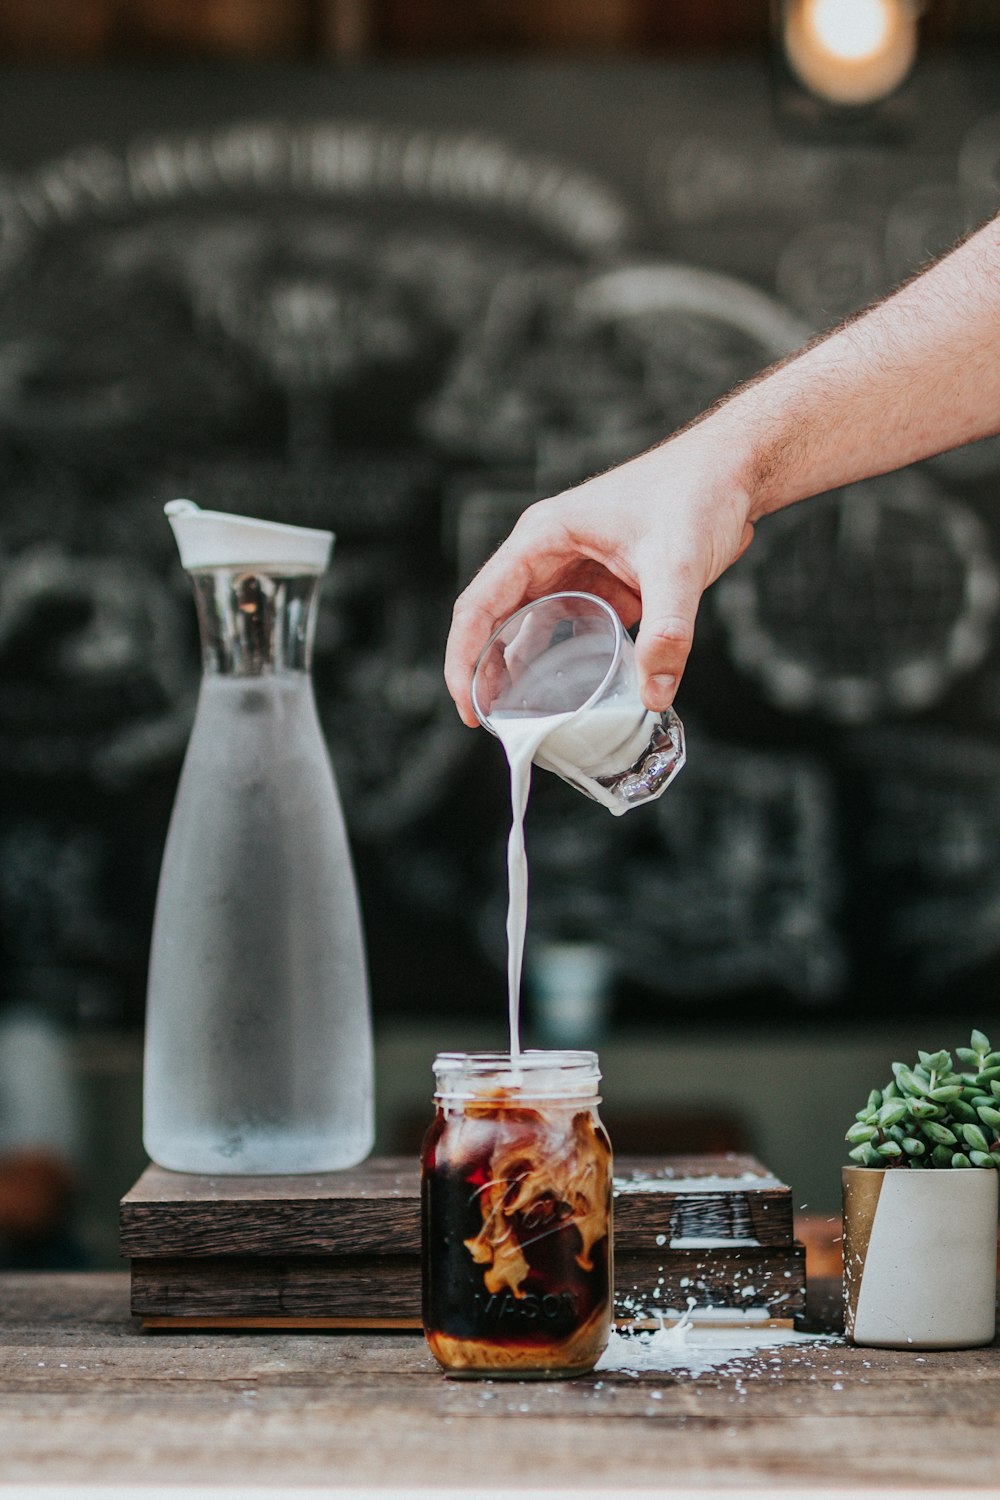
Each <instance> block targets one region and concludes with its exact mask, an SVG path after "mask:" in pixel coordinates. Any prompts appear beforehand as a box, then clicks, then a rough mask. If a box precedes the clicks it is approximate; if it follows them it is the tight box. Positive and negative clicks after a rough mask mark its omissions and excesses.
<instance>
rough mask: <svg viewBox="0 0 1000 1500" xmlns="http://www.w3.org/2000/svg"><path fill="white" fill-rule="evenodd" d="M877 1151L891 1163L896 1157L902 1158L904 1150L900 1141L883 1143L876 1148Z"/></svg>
mask: <svg viewBox="0 0 1000 1500" xmlns="http://www.w3.org/2000/svg"><path fill="white" fill-rule="evenodd" d="M875 1150H876V1151H877V1152H878V1154H879V1156H885V1157H887V1158H888V1159H889V1160H890V1161H891V1160H892V1159H893V1158H894V1157H896V1156H902V1154H903V1148H902V1146H901V1145H900V1144H899V1142H898V1141H883V1142H882V1144H881V1146H876V1147H875Z"/></svg>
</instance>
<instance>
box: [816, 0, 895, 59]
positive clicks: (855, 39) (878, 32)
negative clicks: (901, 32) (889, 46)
mask: <svg viewBox="0 0 1000 1500" xmlns="http://www.w3.org/2000/svg"><path fill="white" fill-rule="evenodd" d="M809 10H810V14H809V19H808V21H807V22H806V24H807V25H810V24H811V25H812V28H813V30H814V31H815V33H816V40H817V41H818V42H819V43H820V45H821V46H823V47H825V48H826V50H827V51H828V52H831V53H832V54H833V56H834V57H842V58H844V60H845V61H848V60H849V61H851V62H858V61H860V60H861V58H863V57H871V56H872V55H873V54H874V53H876V52H881V51H882V49H883V48H884V47H885V45H886V43H887V42H888V41H889V35H890V32H891V30H892V8H891V7H890V6H889V5H888V4H887V3H886V0H812V5H811V6H810V7H809Z"/></svg>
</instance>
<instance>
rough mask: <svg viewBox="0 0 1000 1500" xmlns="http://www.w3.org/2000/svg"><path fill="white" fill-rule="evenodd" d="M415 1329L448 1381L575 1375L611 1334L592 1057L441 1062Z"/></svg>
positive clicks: (464, 1057)
mask: <svg viewBox="0 0 1000 1500" xmlns="http://www.w3.org/2000/svg"><path fill="white" fill-rule="evenodd" d="M434 1075H435V1080H436V1085H437V1087H436V1092H435V1106H436V1110H435V1116H434V1120H433V1123H432V1124H431V1126H430V1128H429V1129H428V1131H427V1135H426V1137H425V1139H424V1146H423V1153H422V1158H421V1166H422V1206H423V1319H424V1331H425V1333H426V1335H427V1341H428V1343H429V1344H430V1348H431V1352H432V1354H433V1355H434V1357H435V1359H436V1360H437V1361H438V1363H439V1364H440V1365H442V1366H443V1368H444V1369H445V1370H446V1371H447V1373H448V1374H449V1375H465V1376H476V1375H489V1376H493V1377H500V1376H510V1377H513V1378H517V1379H521V1378H524V1377H526V1376H539V1377H541V1376H545V1377H552V1376H569V1375H580V1374H583V1373H585V1372H586V1371H587V1370H591V1369H593V1367H594V1365H595V1364H596V1362H597V1360H598V1359H599V1358H600V1356H601V1354H602V1352H603V1350H604V1348H605V1346H606V1344H607V1342H608V1335H609V1333H610V1329H611V1316H612V1284H613V1283H612V1239H611V1145H610V1143H609V1141H608V1137H607V1133H606V1131H605V1129H604V1126H603V1125H602V1124H601V1121H600V1118H599V1116H598V1112H597V1110H598V1105H599V1104H600V1096H599V1095H598V1091H597V1090H598V1084H599V1082H600V1077H601V1075H600V1072H599V1070H598V1064H597V1056H596V1054H595V1053H593V1052H524V1053H521V1054H519V1055H518V1056H517V1058H516V1059H515V1060H513V1061H512V1060H511V1057H510V1055H509V1054H508V1053H502V1052H481V1053H460V1052H444V1053H441V1054H440V1055H439V1056H438V1057H437V1058H436V1060H435V1063H434Z"/></svg>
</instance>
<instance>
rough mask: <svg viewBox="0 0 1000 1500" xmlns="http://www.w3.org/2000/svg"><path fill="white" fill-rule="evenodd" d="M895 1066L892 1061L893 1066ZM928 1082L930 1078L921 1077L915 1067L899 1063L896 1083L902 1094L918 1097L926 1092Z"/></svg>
mask: <svg viewBox="0 0 1000 1500" xmlns="http://www.w3.org/2000/svg"><path fill="white" fill-rule="evenodd" d="M895 1066H896V1065H895V1063H894V1064H893V1067H895ZM929 1083H930V1080H929V1079H925V1078H921V1077H920V1074H919V1072H918V1071H917V1070H916V1069H914V1068H908V1067H906V1065H905V1064H904V1063H900V1065H899V1068H898V1070H897V1072H896V1084H897V1086H898V1087H899V1088H900V1089H901V1090H902V1092H903V1094H905V1095H909V1097H910V1098H920V1097H921V1096H923V1095H926V1094H927V1093H928V1091H929Z"/></svg>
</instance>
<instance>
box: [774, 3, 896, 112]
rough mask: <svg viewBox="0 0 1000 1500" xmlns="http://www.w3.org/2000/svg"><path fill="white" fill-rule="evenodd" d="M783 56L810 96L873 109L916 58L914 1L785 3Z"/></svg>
mask: <svg viewBox="0 0 1000 1500" xmlns="http://www.w3.org/2000/svg"><path fill="white" fill-rule="evenodd" d="M784 46H785V55H786V57H787V58H788V62H789V65H790V67H791V68H792V71H793V72H794V73H795V74H796V75H797V76H798V78H799V79H800V81H801V82H802V83H803V84H805V86H806V88H807V89H809V90H810V91H811V92H812V93H814V94H817V95H818V96H819V97H820V98H821V99H826V100H829V101H830V103H832V104H846V105H859V104H872V103H874V102H875V101H876V100H878V99H883V98H885V96H886V95H887V94H891V93H892V91H893V89H895V88H898V87H899V85H900V84H901V83H902V81H903V79H904V78H905V77H906V75H907V73H908V72H909V71H910V69H911V67H912V66H913V63H914V60H915V58H916V55H917V20H916V5H915V3H914V0H786V3H785V7H784Z"/></svg>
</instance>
